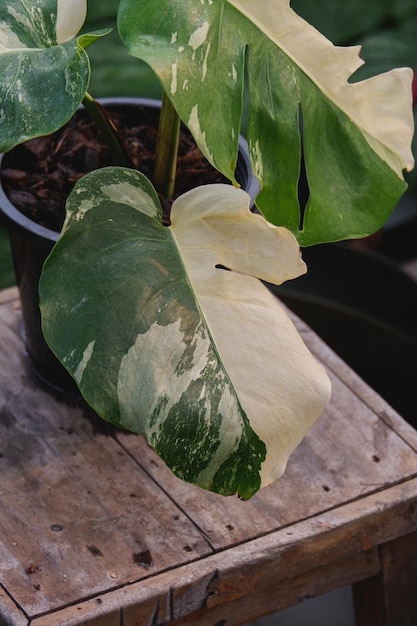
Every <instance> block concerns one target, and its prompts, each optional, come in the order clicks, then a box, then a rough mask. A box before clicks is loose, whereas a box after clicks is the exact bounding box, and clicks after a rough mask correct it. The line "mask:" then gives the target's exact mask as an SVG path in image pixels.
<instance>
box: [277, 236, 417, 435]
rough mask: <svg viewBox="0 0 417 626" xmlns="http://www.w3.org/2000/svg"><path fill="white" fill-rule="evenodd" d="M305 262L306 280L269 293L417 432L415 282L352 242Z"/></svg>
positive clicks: (307, 255)
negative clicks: (317, 336) (293, 313)
mask: <svg viewBox="0 0 417 626" xmlns="http://www.w3.org/2000/svg"><path fill="white" fill-rule="evenodd" d="M303 258H304V260H305V261H306V263H307V267H308V272H307V274H306V275H305V276H302V277H300V278H298V279H297V280H294V281H289V282H287V283H285V284H284V285H282V286H281V287H275V286H273V285H268V286H269V288H270V289H271V290H272V291H273V293H275V294H276V295H277V296H278V297H279V298H280V299H281V300H282V301H283V302H285V303H286V304H287V305H288V306H289V308H290V309H292V310H293V311H294V312H295V313H296V314H297V315H299V316H300V317H301V318H302V319H304V320H305V321H306V322H307V324H308V325H309V326H310V327H311V328H313V329H314V330H315V331H316V332H317V333H318V334H319V335H320V336H321V337H322V338H323V339H324V341H325V342H326V343H327V344H328V345H329V346H331V347H332V348H333V349H334V350H335V352H337V353H338V354H339V355H341V356H342V358H343V359H344V360H345V361H346V362H347V363H348V364H349V365H350V366H351V367H352V369H354V370H355V371H356V372H358V373H359V375H360V376H361V377H362V378H363V379H364V380H365V381H366V382H368V384H369V385H370V386H371V387H373V388H374V389H375V390H376V391H378V393H380V395H381V396H382V397H384V398H385V399H386V400H387V401H388V402H389V403H390V404H391V405H392V406H393V407H394V408H395V409H396V410H397V411H398V412H399V413H400V414H401V415H402V416H403V417H404V418H405V419H407V420H408V421H409V422H410V423H411V424H412V425H413V426H414V427H417V365H416V364H417V283H416V282H415V281H414V280H413V279H412V278H411V277H410V276H408V275H407V274H406V273H405V272H403V271H402V269H401V267H400V266H399V264H398V263H396V262H395V261H393V260H392V259H389V258H386V257H385V256H383V255H381V254H379V253H376V252H374V251H371V250H364V249H360V248H358V247H356V246H354V245H352V244H349V243H341V244H326V245H322V246H315V247H314V248H307V249H305V250H303Z"/></svg>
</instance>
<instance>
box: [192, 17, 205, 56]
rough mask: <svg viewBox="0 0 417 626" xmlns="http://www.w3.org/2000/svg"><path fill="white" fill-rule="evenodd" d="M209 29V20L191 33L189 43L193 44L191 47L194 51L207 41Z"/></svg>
mask: <svg viewBox="0 0 417 626" xmlns="http://www.w3.org/2000/svg"><path fill="white" fill-rule="evenodd" d="M208 31H209V23H208V22H204V24H203V25H202V26H200V27H199V28H197V29H196V30H195V31H194V32H193V33H192V34H191V35H190V39H189V40H188V45H189V46H191V48H192V49H193V50H194V51H195V50H197V48H199V47H200V46H202V45H203V43H204V42H205V41H206V39H207V35H208Z"/></svg>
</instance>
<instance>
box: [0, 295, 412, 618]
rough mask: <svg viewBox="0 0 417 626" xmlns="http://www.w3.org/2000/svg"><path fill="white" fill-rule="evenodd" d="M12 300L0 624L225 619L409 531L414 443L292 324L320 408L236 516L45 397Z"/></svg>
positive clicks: (5, 344)
mask: <svg viewBox="0 0 417 626" xmlns="http://www.w3.org/2000/svg"><path fill="white" fill-rule="evenodd" d="M8 291H9V290H8ZM6 296H7V298H6ZM15 296H16V292H15V291H13V290H11V291H10V293H9V294H6V295H4V294H3V295H2V297H3V298H6V301H5V302H4V304H3V305H0V342H1V345H2V351H1V352H0V472H1V475H2V477H3V476H7V480H2V481H0V501H1V504H2V505H1V507H0V538H1V542H2V552H1V553H0V556H1V558H0V576H1V578H0V580H1V581H2V583H3V585H4V587H5V588H6V589H7V590H8V593H9V594H10V596H11V597H12V598H13V599H14V600H15V602H16V606H14V605H13V602H11V600H10V598H8V601H9V604H8V605H7V606H1V605H0V616H1V618H0V619H3V621H4V620H5V619H6V616H7V615H11V613H10V610H11V607H12V608H13V607H14V608H13V610H15V609H16V607H17V605H20V606H21V607H22V608H23V609H24V611H25V612H26V613H27V614H28V615H29V616H30V617H31V618H33V621H32V622H31V624H32V625H33V626H56V625H57V624H58V623H59V624H60V626H73V625H74V626H75V624H86V625H87V624H88V626H120V623H122V621H121V620H122V619H123V620H124V621H125V623H126V624H127V625H128V626H133V624H136V626H150V625H153V624H155V623H158V624H164V623H167V622H168V621H169V620H171V621H172V620H177V623H186V622H181V620H183V619H185V618H186V617H187V616H189V615H192V614H193V613H196V612H198V611H200V610H202V608H204V609H206V608H210V610H211V611H213V615H214V614H216V615H217V613H216V612H219V615H220V613H222V614H224V615H229V616H230V619H232V618H233V619H234V617H233V614H232V613H228V611H229V609H226V604H228V603H230V605H231V606H234V607H236V610H238V608H239V606H241V608H242V609H243V608H244V606H246V605H245V603H247V606H250V602H251V601H250V598H251V597H252V602H253V603H256V602H257V601H259V602H260V601H261V598H262V597H264V598H266V597H267V596H268V590H269V589H271V586H275V585H278V586H279V585H280V584H282V585H283V586H284V581H286V580H287V579H288V578H291V579H294V580H296V579H297V581H298V582H297V584H295V583H294V584H295V586H294V589H298V590H300V589H301V588H302V585H303V584H304V583H302V580H303V576H305V577H306V578H305V584H306V585H307V579H308V575H309V572H308V569H309V568H310V567H311V568H313V567H314V568H316V569H317V568H320V569H323V568H324V569H325V570H326V571H327V570H328V571H330V568H332V567H334V570H333V574H334V576H335V577H338V576H339V577H343V568H344V567H346V563H347V562H351V563H353V562H355V563H356V565H357V566H358V568H359V561H361V565H360V567H361V568H362V567H365V566H366V567H368V565H369V563H368V565H366V563H365V562H364V561H362V557H357V558H358V562H356V561H355V559H356V556H355V555H357V554H359V553H361V552H364V551H365V552H366V551H368V550H372V549H373V548H375V547H376V546H378V545H380V544H381V543H384V542H387V541H391V540H394V539H396V538H397V537H399V536H401V535H404V534H406V533H409V532H412V531H414V530H416V529H417V479H416V478H415V477H416V476H417V454H416V450H417V436H416V434H415V432H414V431H413V430H412V429H410V428H409V427H407V425H405V424H404V423H403V421H402V420H401V418H399V416H397V415H396V414H395V412H394V411H392V409H390V407H388V406H387V404H386V403H385V402H384V401H383V400H382V399H380V398H379V397H378V396H377V395H376V394H374V392H372V391H370V390H369V388H368V387H367V386H366V385H365V384H364V383H362V381H360V379H358V378H357V377H356V376H355V375H354V374H353V373H352V372H351V370H350V369H349V368H348V367H347V366H346V365H345V364H344V363H343V362H342V361H340V359H338V357H336V356H335V355H334V354H333V353H332V352H331V351H330V350H329V349H328V348H327V347H326V346H324V344H323V343H322V342H321V341H320V340H319V339H318V338H317V337H316V336H315V335H314V333H311V332H310V331H309V330H308V329H307V328H306V327H305V325H303V324H302V323H301V322H297V325H299V328H300V330H301V332H302V333H304V335H305V338H306V341H307V343H308V344H309V346H310V348H311V349H312V350H313V352H314V353H315V354H316V355H317V356H318V358H320V359H321V360H322V361H323V362H325V364H326V366H327V367H328V370H329V372H330V374H331V376H332V378H333V384H334V392H333V399H332V402H331V404H330V406H329V408H328V410H327V411H326V413H325V414H324V416H323V417H322V418H321V419H320V420H319V421H318V422H317V424H316V425H315V426H314V427H313V429H312V430H311V431H310V433H309V434H308V436H307V438H306V439H305V440H304V442H303V443H302V444H301V445H300V447H299V448H298V449H297V450H296V451H295V453H294V455H293V456H292V458H291V460H290V463H289V466H288V469H287V472H286V474H285V475H284V477H283V478H282V479H281V480H280V481H278V482H277V483H276V484H275V485H273V486H271V487H268V488H267V489H265V490H263V491H262V492H260V494H258V495H257V496H255V498H253V500H252V501H250V502H249V503H243V502H240V501H239V500H237V499H234V498H221V497H220V496H216V495H214V494H210V493H207V492H203V491H201V490H199V489H197V488H193V487H190V486H188V485H185V484H184V483H182V482H181V481H178V480H177V479H176V478H175V477H173V476H172V474H171V473H170V472H169V471H168V470H167V469H166V468H165V467H164V466H163V463H162V462H161V461H160V460H159V459H158V458H157V457H156V456H155V455H154V454H153V453H152V452H151V451H150V450H149V448H148V446H147V445H146V444H145V442H144V440H143V439H142V438H141V437H137V436H135V435H129V434H126V433H122V432H120V431H116V429H112V428H111V427H107V426H106V425H105V424H104V423H103V422H102V421H101V420H98V418H96V417H95V416H93V415H91V413H90V412H89V411H87V410H86V409H85V407H82V406H72V407H71V406H68V405H65V404H64V403H62V402H59V401H57V400H56V399H54V398H53V397H52V396H51V395H50V394H48V393H45V391H43V390H42V389H41V388H40V386H39V384H38V382H37V381H35V380H34V378H33V376H32V375H31V372H30V369H29V368H28V367H27V364H26V359H25V356H24V354H23V346H22V340H21V337H20V334H19V327H20V318H19V311H18V301H17V300H16V299H15ZM9 357H10V361H9V360H8V358H9ZM151 477H152V478H151ZM4 503H5V504H6V506H4ZM213 548H214V549H215V550H217V552H213ZM371 553H372V554H374V552H373V551H372V552H371ZM336 561H337V563H336ZM364 563H365V564H364ZM355 567H356V566H355ZM366 567H365V569H366ZM352 568H353V566H352ZM373 568H375V562H372V564H371V565H369V571H368V570H367V571H368V575H370V574H371V573H375V571H374V569H373ZM353 569H354V568H353ZM353 569H352V572H353ZM371 570H372V572H371ZM345 571H346V570H345ZM358 571H359V570H358ZM361 571H362V574H363V575H365V570H361ZM338 572H339V573H338ZM362 574H361V576H362ZM352 575H353V574H352ZM340 580H342V578H340ZM343 580H345V579H343ZM346 581H347V579H346ZM297 585H298V587H297ZM307 588H308V587H306V589H307ZM325 590H326V589H323V591H325ZM263 594H264V596H263ZM257 599H258V600H257ZM274 610H275V609H274ZM7 611H9V613H7ZM225 611H226V612H225ZM22 616H23V613H20V614H17V617H16V619H21V618H22ZM23 618H24V619H26V618H25V617H24V616H23ZM222 619H223V618H222ZM227 619H229V617H228V618H227ZM129 620H130V621H129ZM178 620H179V621H178ZM6 623H7V622H6ZM11 623H13V625H14V624H15V623H16V626H23V624H25V625H26V624H27V621H24V622H19V621H16V622H11ZM0 624H1V622H0ZM202 625H203V623H202V624H201V626H202Z"/></svg>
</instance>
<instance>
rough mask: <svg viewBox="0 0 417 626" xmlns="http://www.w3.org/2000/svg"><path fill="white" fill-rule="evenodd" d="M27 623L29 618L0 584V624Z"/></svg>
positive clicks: (22, 624) (15, 624) (13, 625)
mask: <svg viewBox="0 0 417 626" xmlns="http://www.w3.org/2000/svg"><path fill="white" fill-rule="evenodd" d="M0 551H1V546H0ZM28 624H29V620H28V618H27V617H26V615H24V613H23V611H22V610H21V609H20V608H19V607H18V606H16V604H15V603H14V602H13V601H12V600H11V599H10V597H9V596H8V594H7V593H6V592H5V591H4V589H3V588H2V586H1V585H0V626H28Z"/></svg>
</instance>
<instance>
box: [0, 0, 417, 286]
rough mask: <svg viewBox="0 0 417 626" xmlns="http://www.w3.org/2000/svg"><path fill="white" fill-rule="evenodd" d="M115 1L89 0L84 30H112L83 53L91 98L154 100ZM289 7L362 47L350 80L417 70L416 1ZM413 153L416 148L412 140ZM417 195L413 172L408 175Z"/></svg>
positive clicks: (5, 270) (2, 273) (5, 264)
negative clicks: (122, 35) (123, 34)
mask: <svg viewBox="0 0 417 626" xmlns="http://www.w3.org/2000/svg"><path fill="white" fill-rule="evenodd" d="M118 4H119V2H118V0H89V2H88V18H87V22H86V24H85V26H84V28H83V31H84V32H85V31H92V30H98V29H101V28H108V27H112V28H113V31H112V33H111V34H110V35H109V36H107V37H104V38H103V39H101V40H100V41H98V42H97V43H96V44H95V45H93V46H91V47H90V48H89V50H88V52H89V56H90V60H91V68H92V77H91V83H90V89H89V91H90V93H91V94H92V95H93V96H94V97H96V98H101V97H105V96H135V97H136V96H142V97H149V98H159V97H160V96H161V88H160V85H159V82H158V80H157V79H156V78H155V76H154V75H153V73H152V71H151V70H150V69H149V68H148V67H147V66H146V64H144V63H142V62H140V61H138V60H137V59H135V58H132V57H130V56H129V54H128V53H127V51H126V49H125V47H124V46H123V44H122V43H121V41H120V39H119V36H118V34H117V23H116V13H117V7H118ZM291 6H292V8H293V9H294V10H295V11H296V12H297V13H299V15H301V16H302V17H304V18H305V19H306V20H307V21H308V22H310V23H311V24H312V25H313V26H315V27H316V28H318V29H319V30H320V31H321V32H322V33H323V34H324V35H325V36H326V37H328V38H329V39H330V40H331V41H332V42H333V43H334V44H336V45H355V44H361V45H362V54H361V56H362V58H363V59H364V60H365V61H366V64H365V65H364V66H363V67H362V68H360V69H359V70H358V71H357V72H356V74H355V76H354V80H361V79H364V78H366V77H368V76H371V75H374V74H378V73H381V72H384V71H387V70H390V69H392V68H394V67H401V66H408V67H411V68H413V69H414V68H416V67H417V0H366V2H364V1H363V0H293V1H292V3H291ZM414 153H415V154H417V143H416V139H415V140H414ZM408 182H409V184H410V189H411V191H412V192H413V193H417V172H416V171H415V172H413V173H411V174H410V175H409V176H408ZM12 284H14V273H13V268H12V264H11V260H10V249H9V244H8V239H7V233H6V231H5V229H4V228H0V288H4V287H6V286H9V285H12Z"/></svg>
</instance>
